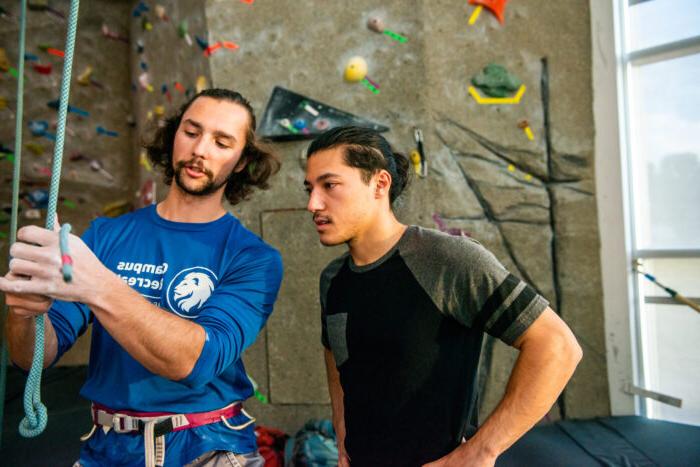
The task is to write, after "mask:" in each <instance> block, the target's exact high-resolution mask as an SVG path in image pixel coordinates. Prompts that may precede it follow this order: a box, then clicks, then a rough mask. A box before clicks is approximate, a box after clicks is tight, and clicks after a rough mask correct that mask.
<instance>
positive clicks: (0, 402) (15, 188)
mask: <svg viewBox="0 0 700 467" xmlns="http://www.w3.org/2000/svg"><path fill="white" fill-rule="evenodd" d="M19 19H20V28H19V57H18V63H17V68H18V70H17V118H16V119H15V154H14V167H13V172H12V217H11V220H10V245H12V244H13V243H15V240H17V211H18V209H19V208H18V207H19V178H20V162H21V160H22V118H23V112H24V106H23V105H22V96H23V95H24V79H23V77H24V49H25V45H24V42H25V41H24V37H25V29H26V27H25V26H26V20H27V1H26V0H22V2H21V6H20V16H19ZM3 308H4V309H3V313H2V317H3V320H2V324H3V326H4V324H5V319H7V310H8V308H7V305H4V306H3ZM6 379H7V337H3V339H2V349H1V350H0V446H1V445H2V427H3V423H2V422H3V420H4V415H5V386H6Z"/></svg>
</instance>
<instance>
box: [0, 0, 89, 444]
mask: <svg viewBox="0 0 700 467" xmlns="http://www.w3.org/2000/svg"><path fill="white" fill-rule="evenodd" d="M79 4H80V2H79V0H71V4H70V13H69V17H68V31H67V34H66V48H65V56H64V60H63V74H62V76H61V98H60V101H59V106H58V125H57V129H56V144H55V146H54V155H53V163H52V169H51V184H50V188H49V202H48V207H47V214H46V228H47V229H48V230H53V227H54V223H55V219H56V205H57V202H58V188H59V183H60V179H61V165H62V162H63V145H64V137H65V132H66V116H67V113H68V99H69V95H70V79H71V70H72V67H73V51H74V50H75V35H76V30H77V25H78V6H79ZM26 23H27V0H22V1H21V16H20V33H19V34H20V35H19V63H18V65H19V70H18V78H17V120H16V126H15V160H14V171H13V180H12V220H11V225H10V244H12V243H14V242H15V241H16V239H17V217H18V205H19V179H20V163H21V155H22V117H23V96H24V54H25V31H26ZM69 233H70V225H68V224H66V225H64V226H63V227H62V228H61V231H60V234H59V237H60V248H61V264H62V268H61V269H62V273H63V278H64V280H65V281H67V282H68V281H70V280H71V275H72V263H73V262H72V260H71V258H70V253H69V252H68V250H67V247H68V234H69ZM5 311H7V310H5ZM5 314H6V313H5ZM35 323H36V334H35V339H34V356H33V358H32V366H31V369H30V370H29V376H28V377H27V385H26V387H25V391H24V412H25V418H24V419H22V421H21V422H20V425H19V432H20V434H21V435H22V436H24V437H34V436H37V435H39V434H41V433H42V432H43V431H44V428H46V423H47V421H48V415H47V412H46V406H44V404H42V402H41V373H42V370H43V366H44V326H45V324H44V316H43V315H41V316H37V317H36V318H35ZM6 345H7V344H6V342H5V340H3V346H2V355H1V357H2V361H1V362H0V366H2V371H0V373H2V380H1V381H0V385H1V388H0V395H2V402H3V403H4V399H5V398H4V396H5V374H6V368H5V367H6V365H7V348H6ZM0 405H3V404H0ZM1 423H2V412H0V426H2V425H1Z"/></svg>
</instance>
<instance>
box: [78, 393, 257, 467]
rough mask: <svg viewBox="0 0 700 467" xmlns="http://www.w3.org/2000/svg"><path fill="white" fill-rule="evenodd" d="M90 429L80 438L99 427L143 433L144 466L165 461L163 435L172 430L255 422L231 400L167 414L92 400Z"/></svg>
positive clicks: (243, 426) (243, 425) (234, 427)
mask: <svg viewBox="0 0 700 467" xmlns="http://www.w3.org/2000/svg"><path fill="white" fill-rule="evenodd" d="M91 412H92V423H93V425H92V429H91V430H90V432H88V433H87V434H85V435H84V436H82V437H81V438H80V440H81V441H87V440H88V439H90V438H91V437H92V435H93V434H94V433H95V431H96V430H97V427H102V429H106V430H107V431H109V430H110V429H111V430H114V432H115V433H119V434H122V433H140V434H142V435H143V437H144V439H143V445H144V451H145V452H144V458H145V464H146V467H154V466H162V465H163V464H164V463H165V435H166V434H168V433H171V432H173V431H181V430H187V429H190V428H196V427H198V426H203V425H209V424H211V423H220V422H221V423H223V424H224V425H226V427H227V428H229V429H231V430H242V429H243V428H246V427H247V426H249V425H251V424H253V423H254V422H255V418H253V417H251V416H250V415H249V414H248V412H246V411H245V409H244V408H243V404H241V403H240V402H234V403H233V404H230V405H228V406H226V407H224V408H222V409H218V410H212V411H211V412H201V413H188V414H171V413H163V412H133V411H129V410H112V409H110V408H108V407H105V406H103V405H101V404H97V403H93V404H92V409H91ZM239 414H244V415H245V416H246V417H248V421H246V422H244V423H241V424H240V425H231V424H230V423H229V422H228V419H231V418H233V417H235V416H237V415H239Z"/></svg>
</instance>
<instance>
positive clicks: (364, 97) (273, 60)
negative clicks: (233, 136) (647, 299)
mask: <svg viewBox="0 0 700 467" xmlns="http://www.w3.org/2000/svg"><path fill="white" fill-rule="evenodd" d="M475 10H476V7H475V6H474V5H470V4H468V3H467V2H451V1H442V0H438V1H418V0H414V1H401V2H399V1H389V2H381V3H380V2H371V1H357V2H352V3H346V4H343V6H342V7H340V6H339V5H335V4H331V3H327V2H314V1H308V0H307V1H303V0H302V1H297V2H293V3H292V2H274V3H273V2H265V1H257V2H254V3H247V2H223V1H213V0H212V1H208V2H207V7H206V14H207V22H208V26H209V35H210V38H212V40H228V41H233V42H235V43H236V44H238V45H239V49H237V50H235V51H222V52H223V53H219V52H217V53H216V54H214V55H212V56H211V57H210V58H209V63H210V66H211V73H212V81H213V84H214V85H215V86H222V87H231V88H233V89H236V90H238V91H240V92H242V93H243V94H244V95H245V96H247V97H249V98H250V99H251V100H252V102H253V104H254V106H255V108H256V110H257V114H258V117H259V118H260V116H261V115H262V114H263V111H264V109H265V105H266V103H267V100H268V98H269V96H270V94H271V92H272V89H273V88H274V87H275V86H282V87H285V88H287V89H290V90H292V91H294V92H297V93H299V94H302V95H305V96H308V97H311V98H313V99H315V100H318V101H320V102H324V103H326V104H328V105H331V106H335V107H337V108H340V109H342V110H345V111H348V112H352V113H353V114H355V115H358V116H361V117H364V118H367V119H369V120H371V121H373V122H377V123H379V124H383V125H386V126H389V127H390V128H391V131H390V132H389V133H386V136H387V137H388V139H389V140H390V141H391V142H392V143H393V144H394V145H395V146H396V147H397V148H398V149H399V150H402V151H405V152H407V153H408V152H410V151H411V150H412V149H414V148H415V147H416V143H415V141H414V133H413V131H414V128H420V129H421V130H422V132H423V137H424V141H425V143H424V144H425V157H426V160H427V162H428V167H429V170H428V174H427V177H424V178H421V177H414V179H413V180H412V182H411V184H410V185H409V189H408V191H407V192H406V194H405V195H404V196H403V199H401V200H400V202H399V205H398V208H397V212H398V215H399V217H400V219H401V220H402V221H404V222H408V223H416V224H419V225H423V226H426V227H432V228H438V227H440V228H442V229H443V230H446V231H449V232H450V233H452V234H455V235H460V234H461V235H470V236H472V237H473V238H475V239H477V240H479V241H480V242H481V243H483V244H484V245H486V246H487V247H488V248H489V249H491V250H492V251H493V252H494V253H495V254H496V256H497V257H498V258H499V259H500V260H501V261H502V262H503V264H504V265H505V266H506V267H507V268H508V269H510V270H511V271H513V272H514V273H515V274H517V275H519V276H520V277H522V278H523V279H525V280H527V281H528V282H530V283H531V284H533V285H534V286H535V287H536V288H537V290H538V291H539V292H540V293H541V294H542V295H544V296H545V297H546V298H547V299H548V300H549V301H550V302H551V304H552V307H553V308H554V309H555V310H556V311H557V312H558V313H560V314H561V316H562V317H563V318H564V319H565V320H566V321H567V322H568V323H569V325H570V326H571V327H572V329H573V330H574V332H575V333H576V335H577V337H578V338H579V342H580V343H581V345H582V347H583V350H584V359H583V361H582V362H581V364H580V365H579V369H578V370H577V372H576V374H575V375H574V378H573V379H572V381H571V383H570V384H569V386H568V387H567V390H566V393H565V395H564V397H563V398H562V401H560V404H559V405H558V406H557V407H555V408H554V409H553V410H552V412H551V413H550V414H549V417H550V418H558V417H560V416H561V412H562V410H563V411H565V412H566V416H567V417H591V416H597V415H606V414H608V413H609V404H608V396H607V378H606V369H605V347H604V341H603V312H602V303H601V299H600V293H601V289H600V272H599V256H598V234H597V219H596V212H595V198H594V193H593V186H594V184H593V179H592V177H593V156H594V155H593V120H592V94H591V84H590V82H591V44H590V32H589V30H590V25H589V16H588V6H587V4H585V2H567V3H565V4H561V5H560V4H557V5H551V3H549V2H545V1H528V2H519V1H512V2H508V4H507V7H506V9H505V17H504V23H503V24H501V23H499V21H498V20H497V19H496V18H495V17H494V16H493V15H492V14H491V13H490V12H489V11H488V10H485V9H484V10H482V11H481V12H480V14H479V16H478V17H475V16H476V15H475ZM372 18H377V19H380V20H381V23H382V30H383V31H386V30H388V31H389V32H390V33H394V36H392V35H391V34H389V33H388V32H387V33H378V32H375V31H372V30H370V29H369V28H368V26H367V23H368V21H369V20H370V19H372ZM470 19H472V24H470ZM396 36H401V37H405V38H406V39H407V40H406V41H405V42H402V41H400V40H397V39H396ZM354 56H360V57H362V58H364V60H365V62H366V64H367V78H369V79H370V80H371V82H372V83H374V84H376V85H377V86H378V87H375V90H377V91H379V92H378V93H376V92H373V91H372V90H371V88H370V87H369V86H367V85H366V84H365V83H362V82H353V83H351V82H348V81H346V80H344V79H343V75H344V71H345V67H346V65H347V64H348V61H349V60H350V59H351V58H352V57H354ZM489 64H499V65H501V66H502V67H503V68H504V69H505V70H506V71H507V73H508V74H509V75H510V77H511V78H514V79H516V80H517V81H516V83H515V84H517V86H515V87H513V88H512V90H506V94H505V96H506V97H509V98H510V102H509V103H504V102H503V101H497V103H488V102H489V101H488V99H489V97H490V96H488V95H487V94H486V93H485V91H484V90H482V89H481V88H478V87H476V86H475V84H474V83H473V82H472V79H473V78H475V77H476V76H477V75H478V74H479V73H480V72H482V70H483V69H484V68H485V67H486V66H487V65H489ZM476 81H477V82H478V81H479V80H478V79H477V80H476ZM511 84H513V83H511ZM521 85H524V89H523V91H520V87H521ZM470 86H473V87H474V90H473V91H470V89H469V88H470ZM519 94H520V95H519ZM475 95H476V96H475ZM518 95H519V96H518ZM477 96H478V97H479V99H477V98H476V97H477ZM515 101H517V103H516V102H515ZM480 102H482V103H480ZM290 131H291V130H290ZM528 133H529V134H528ZM530 138H532V139H530ZM307 144H308V143H306V142H304V141H301V142H283V143H278V144H277V145H276V148H277V150H278V151H279V153H280V155H281V157H282V160H283V163H284V165H283V168H282V171H281V172H280V174H279V175H277V176H276V177H275V179H274V180H273V188H272V189H271V190H270V191H268V192H265V193H259V194H256V195H255V196H254V197H253V199H252V200H251V201H250V202H247V203H243V204H241V205H239V206H236V207H234V208H233V209H232V211H233V212H234V214H236V215H237V216H239V217H240V218H241V219H242V220H243V221H244V222H245V223H246V224H247V225H248V226H249V227H250V228H252V229H253V230H255V231H256V232H258V233H259V234H261V235H262V237H263V238H264V239H265V240H266V241H268V242H270V243H272V244H273V245H275V246H276V247H277V248H279V249H280V250H281V251H282V252H283V255H284V258H285V282H284V285H283V288H282V291H281V293H280V298H279V301H278V304H277V307H276V311H275V313H274V314H273V316H272V318H271V319H270V321H269V324H268V326H267V329H266V331H265V332H264V335H263V336H262V337H261V338H260V339H259V340H258V342H257V343H256V344H255V345H254V346H253V348H251V349H250V351H249V352H248V353H247V355H246V363H247V365H248V368H249V370H250V372H251V374H252V375H253V376H254V378H256V380H257V382H258V383H260V385H261V388H262V389H263V391H264V392H266V394H267V395H268V396H269V399H270V402H271V403H270V404H269V405H267V406H262V405H259V406H256V407H255V408H254V410H255V411H256V412H257V413H258V414H259V415H260V416H261V419H262V421H263V422H264V423H271V424H276V425H278V426H282V427H283V428H286V429H288V430H295V429H296V428H298V427H299V426H300V424H301V423H302V422H303V421H304V420H305V419H306V418H309V417H311V416H314V415H315V414H317V413H319V412H321V413H324V412H325V413H326V414H327V413H329V412H328V406H327V403H328V398H327V397H328V396H327V394H326V392H325V385H326V383H325V374H324V369H323V364H322V349H321V345H320V342H319V332H320V331H319V314H320V310H319V306H318V303H317V294H318V291H317V279H318V274H319V272H320V271H321V269H322V268H323V266H324V264H325V262H326V261H327V259H328V257H330V256H333V255H334V254H336V253H338V252H340V251H342V247H338V248H337V249H336V251H333V252H330V251H328V249H324V248H323V247H321V246H319V244H318V239H317V235H316V233H315V232H314V230H313V229H312V228H311V219H310V215H309V214H307V213H305V212H304V211H303V209H304V207H305V205H306V195H305V193H304V191H303V189H302V181H303V173H304V172H303V169H304V162H303V158H302V154H303V151H304V149H305V148H306V146H307ZM304 222H306V226H304ZM292 245H293V246H292ZM310 307H311V308H310ZM516 357H517V352H516V351H514V350H513V349H511V348H509V347H507V346H506V345H504V344H502V343H500V342H499V341H495V340H493V339H488V340H487V341H486V342H485V344H484V353H483V358H482V369H481V372H480V385H481V388H482V391H483V397H482V407H481V412H482V415H486V414H487V413H488V412H489V411H490V410H491V409H492V408H493V407H494V406H495V404H496V403H497V402H498V400H499V399H500V397H501V395H502V393H503V390H504V388H505V383H506V381H507V377H508V375H509V373H510V369H511V368H512V365H513V363H514V361H515V358H516ZM436 390H437V388H436Z"/></svg>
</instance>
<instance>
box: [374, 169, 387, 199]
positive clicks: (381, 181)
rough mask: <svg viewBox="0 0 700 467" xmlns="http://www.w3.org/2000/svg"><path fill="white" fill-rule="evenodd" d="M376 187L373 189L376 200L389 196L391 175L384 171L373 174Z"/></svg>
mask: <svg viewBox="0 0 700 467" xmlns="http://www.w3.org/2000/svg"><path fill="white" fill-rule="evenodd" d="M375 178H376V187H375V189H374V196H375V197H376V198H382V197H384V196H389V190H390V189H391V175H390V174H389V172H387V171H386V170H380V171H379V172H378V173H377V174H375Z"/></svg>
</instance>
